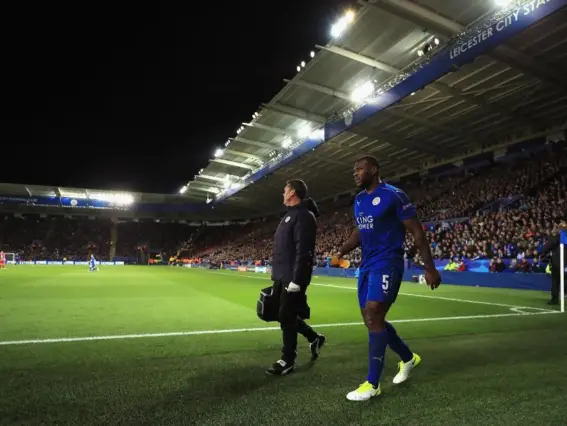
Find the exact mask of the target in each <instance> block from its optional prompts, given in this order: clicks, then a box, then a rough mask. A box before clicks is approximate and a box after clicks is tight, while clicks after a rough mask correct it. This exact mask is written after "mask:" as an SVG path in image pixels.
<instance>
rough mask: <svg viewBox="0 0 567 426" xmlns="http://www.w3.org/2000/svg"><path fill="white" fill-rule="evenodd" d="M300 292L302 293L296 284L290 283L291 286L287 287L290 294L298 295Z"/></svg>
mask: <svg viewBox="0 0 567 426" xmlns="http://www.w3.org/2000/svg"><path fill="white" fill-rule="evenodd" d="M298 291H301V287H300V286H298V285H297V284H295V283H289V285H288V286H287V292H288V293H297V292H298Z"/></svg>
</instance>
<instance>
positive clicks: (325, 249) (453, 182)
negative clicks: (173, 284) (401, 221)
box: [204, 148, 567, 272]
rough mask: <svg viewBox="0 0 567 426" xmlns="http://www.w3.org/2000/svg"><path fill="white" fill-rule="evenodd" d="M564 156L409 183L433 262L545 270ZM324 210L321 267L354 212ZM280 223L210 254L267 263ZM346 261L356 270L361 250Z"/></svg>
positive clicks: (545, 155) (561, 200)
mask: <svg viewBox="0 0 567 426" xmlns="http://www.w3.org/2000/svg"><path fill="white" fill-rule="evenodd" d="M562 154H564V152H563V150H562V148H559V152H558V151H557V148H556V149H555V150H553V151H547V150H546V151H543V152H540V153H539V154H537V155H531V156H527V157H521V158H520V159H518V160H517V161H514V162H502V163H495V164H492V165H491V166H488V167H484V168H481V169H477V170H474V171H467V172H463V173H462V174H459V175H453V176H450V177H446V178H440V179H438V180H435V181H434V182H433V181H431V180H428V181H423V182H421V183H420V184H419V185H416V184H409V185H408V189H407V193H408V195H409V196H410V198H411V199H412V201H413V202H414V204H415V205H416V207H417V209H418V213H419V216H420V218H421V220H422V221H423V222H427V223H428V226H427V227H426V235H427V238H428V240H429V241H430V244H431V250H432V253H433V255H434V257H435V258H436V259H440V260H451V261H456V262H462V261H468V260H477V259H490V260H491V262H492V263H494V265H495V267H494V268H493V269H494V271H495V272H496V271H497V270H501V268H502V266H501V264H502V265H504V262H503V259H507V260H511V262H510V261H507V262H506V263H508V265H509V266H506V267H510V268H514V269H515V270H518V271H522V272H529V271H531V270H533V269H536V270H539V266H538V265H539V264H540V259H539V255H538V253H539V251H540V250H541V248H542V246H543V244H544V243H545V241H546V239H547V236H548V235H550V234H551V233H553V232H555V231H556V227H557V223H558V220H559V218H560V217H563V216H564V215H565V212H567V204H566V195H565V194H567V182H566V179H567V175H566V165H567V161H566V160H567V157H566V156H565V155H562ZM402 189H404V188H403V187H402ZM322 210H323V214H322V215H321V217H320V218H319V220H318V222H319V230H318V236H317V246H316V264H317V265H319V266H324V265H326V264H327V263H328V259H329V257H330V256H332V255H333V254H335V253H336V252H337V251H338V249H339V248H340V246H341V245H342V244H343V242H344V241H345V240H346V239H347V238H348V237H349V235H350V234H351V232H352V231H353V229H354V226H353V218H352V207H350V206H345V207H341V208H333V206H332V205H330V206H326V208H323V209H322ZM277 223H278V221H277V220H276V221H271V222H267V223H265V224H264V226H263V227H262V228H261V229H256V230H255V231H251V232H250V233H247V234H246V235H241V236H240V237H239V236H236V237H235V238H233V239H231V240H229V241H227V242H226V244H225V245H223V246H221V247H218V248H217V249H216V250H212V251H211V252H210V253H208V254H207V255H206V256H204V257H205V259H210V260H212V261H214V262H216V263H219V262H227V263H228V262H232V263H237V264H240V263H245V264H252V263H255V262H258V261H260V262H263V263H266V262H269V258H270V253H271V243H272V238H273V234H274V230H275V228H276V226H277ZM404 249H405V256H406V257H407V258H409V259H413V261H414V262H416V263H418V264H419V263H420V259H419V255H418V254H417V250H416V248H415V247H414V245H413V239H412V237H411V236H410V235H409V234H408V236H407V239H406V244H405V247H404ZM347 259H348V260H349V261H350V263H351V265H352V266H358V265H359V264H360V261H361V252H360V250H359V249H357V250H355V251H353V252H352V253H350V254H349V255H348V256H347ZM523 259H526V260H527V264H526V262H525V261H523ZM465 263H466V262H465ZM496 265H498V266H496Z"/></svg>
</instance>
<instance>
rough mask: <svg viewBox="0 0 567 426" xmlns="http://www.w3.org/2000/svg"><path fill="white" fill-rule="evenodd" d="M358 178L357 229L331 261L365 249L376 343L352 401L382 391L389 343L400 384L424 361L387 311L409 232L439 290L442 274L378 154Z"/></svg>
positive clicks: (363, 305) (359, 164) (364, 297)
mask: <svg viewBox="0 0 567 426" xmlns="http://www.w3.org/2000/svg"><path fill="white" fill-rule="evenodd" d="M354 180H355V183H356V186H357V187H358V188H359V189H362V191H361V192H360V193H359V194H358V195H357V196H356V198H355V202H354V220H355V225H356V228H355V230H354V232H353V233H352V235H351V236H350V237H349V239H348V240H347V241H346V242H345V243H344V245H343V246H342V247H341V249H340V250H339V252H338V253H337V255H336V256H334V257H333V259H332V261H331V264H332V265H338V264H339V263H340V261H341V259H342V257H343V256H344V255H345V254H347V253H349V252H351V251H352V250H354V249H355V248H357V247H359V246H360V247H361V249H362V262H361V264H360V273H359V278H358V300H359V305H360V309H361V313H362V317H363V319H364V323H365V325H366V327H367V328H368V338H369V341H370V345H369V354H368V376H367V378H366V381H365V382H364V383H363V384H362V385H360V387H359V388H358V389H356V390H354V391H352V392H350V393H348V394H347V399H349V400H351V401H366V400H368V399H370V398H372V397H374V396H377V395H380V393H381V390H380V376H381V374H382V368H383V365H384V356H385V353H386V346H389V347H390V348H391V349H392V350H393V351H394V352H396V353H397V354H398V356H399V357H400V358H401V361H400V363H399V371H398V374H397V375H396V376H395V377H394V383H395V384H398V383H402V382H404V381H406V380H407V379H408V377H409V376H410V373H411V371H412V370H413V369H414V368H415V367H417V366H418V365H419V363H420V362H421V358H420V357H419V355H417V354H415V353H413V352H412V351H411V350H410V349H409V348H408V346H407V345H406V343H405V342H404V341H403V340H402V339H401V338H400V337H399V336H398V334H397V333H396V330H395V328H394V327H393V326H392V324H390V323H389V322H387V321H386V314H387V313H388V310H389V309H390V306H391V305H392V304H393V303H394V302H395V300H396V297H397V295H398V291H399V289H400V285H401V282H402V277H403V272H404V252H403V244H404V240H405V236H406V231H409V232H410V233H411V234H412V235H413V238H414V241H415V245H416V247H417V248H418V250H419V253H420V254H421V257H422V258H423V262H424V265H425V280H426V282H427V285H428V286H429V287H431V289H432V290H434V289H436V288H437V287H438V286H439V284H440V283H441V277H440V275H439V272H438V271H437V269H436V268H435V264H434V262H433V258H432V256H431V250H430V248H429V244H428V242H427V239H426V238H425V233H424V232H423V225H422V224H421V222H420V220H419V219H418V217H417V213H416V210H415V208H414V206H413V205H412V204H411V203H410V201H409V199H408V197H407V195H406V194H405V193H404V192H403V191H402V190H400V189H398V188H396V187H394V186H392V185H388V184H386V183H384V182H382V180H381V179H380V173H379V165H378V161H377V160H376V158H374V157H372V156H365V157H361V158H360V159H359V160H357V161H356V163H355V165H354Z"/></svg>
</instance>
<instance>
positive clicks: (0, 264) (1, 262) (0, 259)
mask: <svg viewBox="0 0 567 426" xmlns="http://www.w3.org/2000/svg"><path fill="white" fill-rule="evenodd" d="M0 269H6V254H5V253H4V251H0Z"/></svg>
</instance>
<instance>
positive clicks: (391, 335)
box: [386, 321, 413, 362]
mask: <svg viewBox="0 0 567 426" xmlns="http://www.w3.org/2000/svg"><path fill="white" fill-rule="evenodd" d="M386 331H387V332H388V346H390V349H392V350H393V351H394V352H395V353H397V354H398V356H399V357H400V358H401V360H402V361H403V362H409V361H411V360H412V358H413V353H412V351H411V350H410V348H408V345H406V343H405V342H404V341H403V340H402V339H401V338H400V336H398V333H397V332H396V329H395V328H394V326H393V325H392V324H390V323H389V322H388V321H386Z"/></svg>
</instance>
